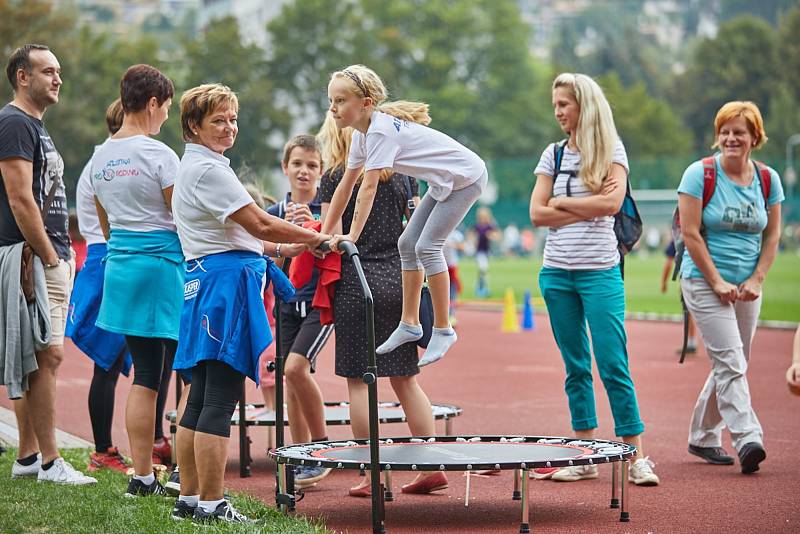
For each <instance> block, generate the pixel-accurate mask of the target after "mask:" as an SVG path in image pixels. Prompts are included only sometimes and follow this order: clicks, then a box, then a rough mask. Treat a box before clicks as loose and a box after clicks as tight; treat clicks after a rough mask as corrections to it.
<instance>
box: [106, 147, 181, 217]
mask: <svg viewBox="0 0 800 534" xmlns="http://www.w3.org/2000/svg"><path fill="white" fill-rule="evenodd" d="M178 163H179V160H178V156H177V154H175V152H173V150H172V149H171V148H169V147H168V146H167V145H165V144H164V143H162V142H161V141H156V140H155V139H150V138H149V137H147V136H144V135H135V136H132V137H125V138H123V139H109V140H107V141H106V142H105V143H103V144H102V145H101V146H100V148H98V149H97V152H95V153H94V156H92V164H91V171H90V172H91V182H92V188H93V190H94V194H95V196H97V198H98V200H100V204H101V205H102V206H103V208H104V209H105V210H106V213H107V214H108V222H109V226H110V227H111V229H112V230H115V229H119V230H130V231H134V232H153V231H156V230H170V231H172V232H174V231H175V222H174V221H173V219H172V213H170V210H169V207H168V206H167V203H166V201H165V200H164V192H163V191H164V189H166V188H168V187H170V186H172V185H174V184H175V177H176V176H177V175H178Z"/></svg>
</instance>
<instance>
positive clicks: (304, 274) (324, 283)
mask: <svg viewBox="0 0 800 534" xmlns="http://www.w3.org/2000/svg"><path fill="white" fill-rule="evenodd" d="M303 227H305V228H309V229H311V230H314V231H317V232H319V231H320V229H321V228H322V224H321V223H320V222H319V221H309V222H307V223H305V224H304V225H303ZM315 266H316V267H317V269H319V280H318V281H317V290H316V292H315V293H314V299H313V300H312V301H311V305H312V306H313V307H314V308H315V309H317V310H319V321H320V323H322V324H333V322H334V316H333V295H334V294H335V292H336V281H337V280H339V278H341V274H342V257H341V256H340V255H338V254H328V255H326V256H325V257H324V258H322V259H318V258H315V257H314V255H313V254H311V253H310V252H303V253H302V254H300V255H299V256H297V257H296V258H294V259H293V260H292V264H291V266H290V267H289V280H291V282H292V285H293V286H294V287H303V286H304V285H306V284H307V283H308V282H309V281H310V280H311V276H312V275H313V272H314V267H315Z"/></svg>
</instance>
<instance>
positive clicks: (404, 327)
mask: <svg viewBox="0 0 800 534" xmlns="http://www.w3.org/2000/svg"><path fill="white" fill-rule="evenodd" d="M421 337H422V325H419V324H408V323H404V322H403V321H400V324H398V325H397V328H395V330H394V332H392V335H390V336H389V339H387V340H386V341H384V342H383V344H381V346H380V347H378V348H377V349H375V352H377V353H378V354H386V353H387V352H392V351H393V350H394V349H396V348H397V347H399V346H400V345H403V344H405V343H410V342H412V341H416V340H418V339H419V338H421Z"/></svg>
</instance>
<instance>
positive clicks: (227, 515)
mask: <svg viewBox="0 0 800 534" xmlns="http://www.w3.org/2000/svg"><path fill="white" fill-rule="evenodd" d="M193 521H194V522H195V523H212V522H217V521H225V522H227V523H253V522H254V521H253V520H252V519H249V518H247V517H245V516H244V515H242V514H240V513H239V512H238V511H237V510H236V508H234V507H233V505H232V504H231V503H229V502H228V501H222V502H221V503H219V504H218V505H217V508H216V509H215V510H214V511H213V512H206V511H205V510H203V507H202V506H198V507H197V508H196V509H195V511H194V517H193Z"/></svg>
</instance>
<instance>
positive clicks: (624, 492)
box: [619, 460, 631, 523]
mask: <svg viewBox="0 0 800 534" xmlns="http://www.w3.org/2000/svg"><path fill="white" fill-rule="evenodd" d="M620 463H621V464H622V469H621V471H622V472H621V473H620V478H621V479H622V480H620V481H619V494H620V497H622V510H621V511H620V513H619V520H620V521H621V522H623V523H627V522H628V521H630V520H631V516H630V514H629V513H628V504H629V503H628V501H629V500H630V495H629V492H628V468H629V467H630V462H629V461H627V460H626V461H624V462H620Z"/></svg>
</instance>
